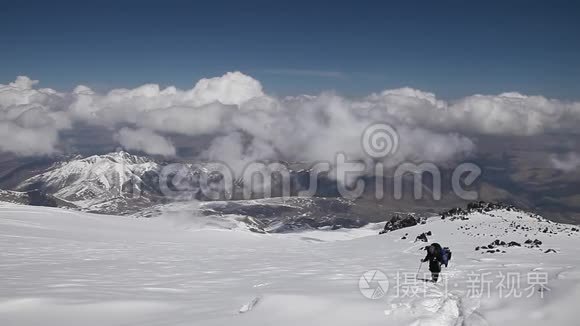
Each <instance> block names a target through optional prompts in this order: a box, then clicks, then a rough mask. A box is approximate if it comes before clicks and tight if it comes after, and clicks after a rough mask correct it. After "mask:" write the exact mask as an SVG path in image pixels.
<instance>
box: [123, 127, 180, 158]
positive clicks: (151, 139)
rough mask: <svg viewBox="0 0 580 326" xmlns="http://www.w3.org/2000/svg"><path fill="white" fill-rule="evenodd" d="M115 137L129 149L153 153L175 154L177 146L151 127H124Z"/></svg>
mask: <svg viewBox="0 0 580 326" xmlns="http://www.w3.org/2000/svg"><path fill="white" fill-rule="evenodd" d="M115 138H116V139H117V140H118V141H119V143H120V144H121V146H123V147H124V148H125V149H129V150H137V151H142V152H145V153H147V154H152V155H163V156H174V155H175V147H174V146H173V144H172V143H171V142H170V141H169V140H167V139H166V138H165V137H163V136H160V135H158V134H156V133H154V132H153V131H151V130H149V129H131V128H126V127H125V128H122V129H121V130H119V132H118V133H117V135H116V136H115Z"/></svg>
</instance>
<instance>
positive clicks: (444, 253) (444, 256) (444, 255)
mask: <svg viewBox="0 0 580 326" xmlns="http://www.w3.org/2000/svg"><path fill="white" fill-rule="evenodd" d="M450 260H451V250H449V248H448V247H444V248H443V249H442V250H441V263H442V264H443V265H445V267H447V264H449V261H450Z"/></svg>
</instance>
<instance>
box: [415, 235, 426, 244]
mask: <svg viewBox="0 0 580 326" xmlns="http://www.w3.org/2000/svg"><path fill="white" fill-rule="evenodd" d="M417 241H423V242H428V241H429V239H427V235H425V233H421V234H419V235H418V236H417V238H415V242H417Z"/></svg>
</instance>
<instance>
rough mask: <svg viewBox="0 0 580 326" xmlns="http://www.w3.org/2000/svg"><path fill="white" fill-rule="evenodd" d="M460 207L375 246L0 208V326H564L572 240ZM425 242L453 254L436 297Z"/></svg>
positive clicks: (578, 239) (371, 241)
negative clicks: (421, 237) (0, 254)
mask: <svg viewBox="0 0 580 326" xmlns="http://www.w3.org/2000/svg"><path fill="white" fill-rule="evenodd" d="M472 208H474V209H473V210H471V211H469V212H466V213H465V214H463V213H462V212H460V213H458V214H446V215H445V216H444V218H441V216H435V217H432V218H429V219H427V220H426V221H425V223H424V224H423V223H419V224H416V225H414V226H409V227H405V228H400V229H395V230H392V231H388V232H386V233H384V234H382V235H379V234H378V231H379V229H380V228H381V226H382V225H381V226H379V225H369V226H368V227H365V228H359V229H340V230H310V231H305V232H299V233H283V234H258V233H254V232H248V231H247V229H244V228H237V227H232V228H228V227H226V228H224V225H223V224H221V222H220V221H219V220H216V221H215V223H212V218H211V217H208V216H201V217H200V216H188V215H180V216H175V215H165V214H162V215H159V216H158V217H157V218H135V219H120V218H118V217H116V216H107V215H93V214H88V213H82V212H75V211H70V210H69V211H66V210H61V209H55V208H46V207H30V206H17V205H11V204H1V205H0V230H2V232H0V252H4V253H7V254H6V255H4V256H3V258H2V260H0V275H2V278H0V287H1V288H2V294H1V295H0V296H1V300H0V317H1V319H2V321H3V323H5V324H7V325H21V326H25V325H38V324H46V325H79V324H82V325H89V326H90V325H95V326H96V325H129V324H139V325H143V326H148V325H230V324H235V325H281V326H284V325H297V324H299V325H413V326H415V325H506V324H509V325H514V326H518V325H522V326H523V325H526V326H529V325H546V324H551V325H574V324H576V320H577V317H576V309H575V308H577V307H576V306H577V302H578V300H580V246H579V244H580V232H579V231H578V227H576V226H572V225H566V224H559V223H554V222H550V221H548V220H545V219H544V218H542V217H539V216H537V215H535V214H529V213H526V212H524V211H520V210H515V209H507V208H497V207H496V208H490V209H489V210H488V208H489V207H488V206H485V208H481V207H472ZM421 234H425V235H426V237H427V238H428V242H422V241H420V240H419V241H416V240H415V239H416V238H417V236H418V235H421ZM427 234H428V235H427ZM339 240H340V241H339ZM432 242H438V243H440V244H441V245H443V246H447V247H449V248H451V250H452V252H453V255H452V258H451V260H450V264H449V266H448V267H447V268H445V267H444V268H443V271H442V275H441V279H440V281H439V282H438V283H436V284H433V283H430V282H425V281H423V279H424V278H428V277H429V276H430V275H429V272H428V271H427V266H426V264H423V265H420V262H419V260H420V259H421V258H423V257H424V256H425V250H423V247H424V246H425V245H427V244H428V243H432ZM484 246H485V247H486V248H483V247H484ZM418 269H420V270H419V271H418ZM379 290H380V291H379ZM371 292H372V293H371ZM370 294H373V295H374V296H371V295H370ZM371 297H372V298H374V299H369V298H371ZM137 312H138V313H137Z"/></svg>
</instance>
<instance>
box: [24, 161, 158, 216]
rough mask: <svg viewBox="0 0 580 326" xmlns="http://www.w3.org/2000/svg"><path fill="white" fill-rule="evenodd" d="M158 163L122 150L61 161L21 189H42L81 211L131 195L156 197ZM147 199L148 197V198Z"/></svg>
mask: <svg viewBox="0 0 580 326" xmlns="http://www.w3.org/2000/svg"><path fill="white" fill-rule="evenodd" d="M159 168H160V167H159V164H158V163H156V162H154V161H152V160H150V159H148V158H144V157H139V156H135V155H131V154H129V153H126V152H123V151H120V152H116V153H109V154H106V155H94V156H90V157H87V158H76V159H72V160H69V161H65V162H60V163H57V164H56V165H54V166H53V167H51V168H50V169H48V171H46V172H44V173H42V174H39V175H36V176H34V177H32V178H29V179H27V180H25V181H24V182H23V183H22V184H21V185H20V186H19V187H18V188H19V189H42V190H43V191H45V192H47V193H51V194H53V195H54V196H56V197H58V198H61V199H64V200H68V201H70V202H73V203H75V204H76V205H78V206H79V207H82V208H90V207H91V206H94V205H98V204H102V203H105V202H109V201H112V200H115V199H119V198H126V197H129V196H130V192H129V191H128V190H129V189H130V188H132V189H131V190H132V191H137V192H138V193H139V194H141V195H143V194H150V195H151V194H152V193H153V194H154V193H155V189H156V188H157V186H156V185H155V180H156V179H155V178H156V176H157V173H158V170H159ZM146 199H148V198H146Z"/></svg>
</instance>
